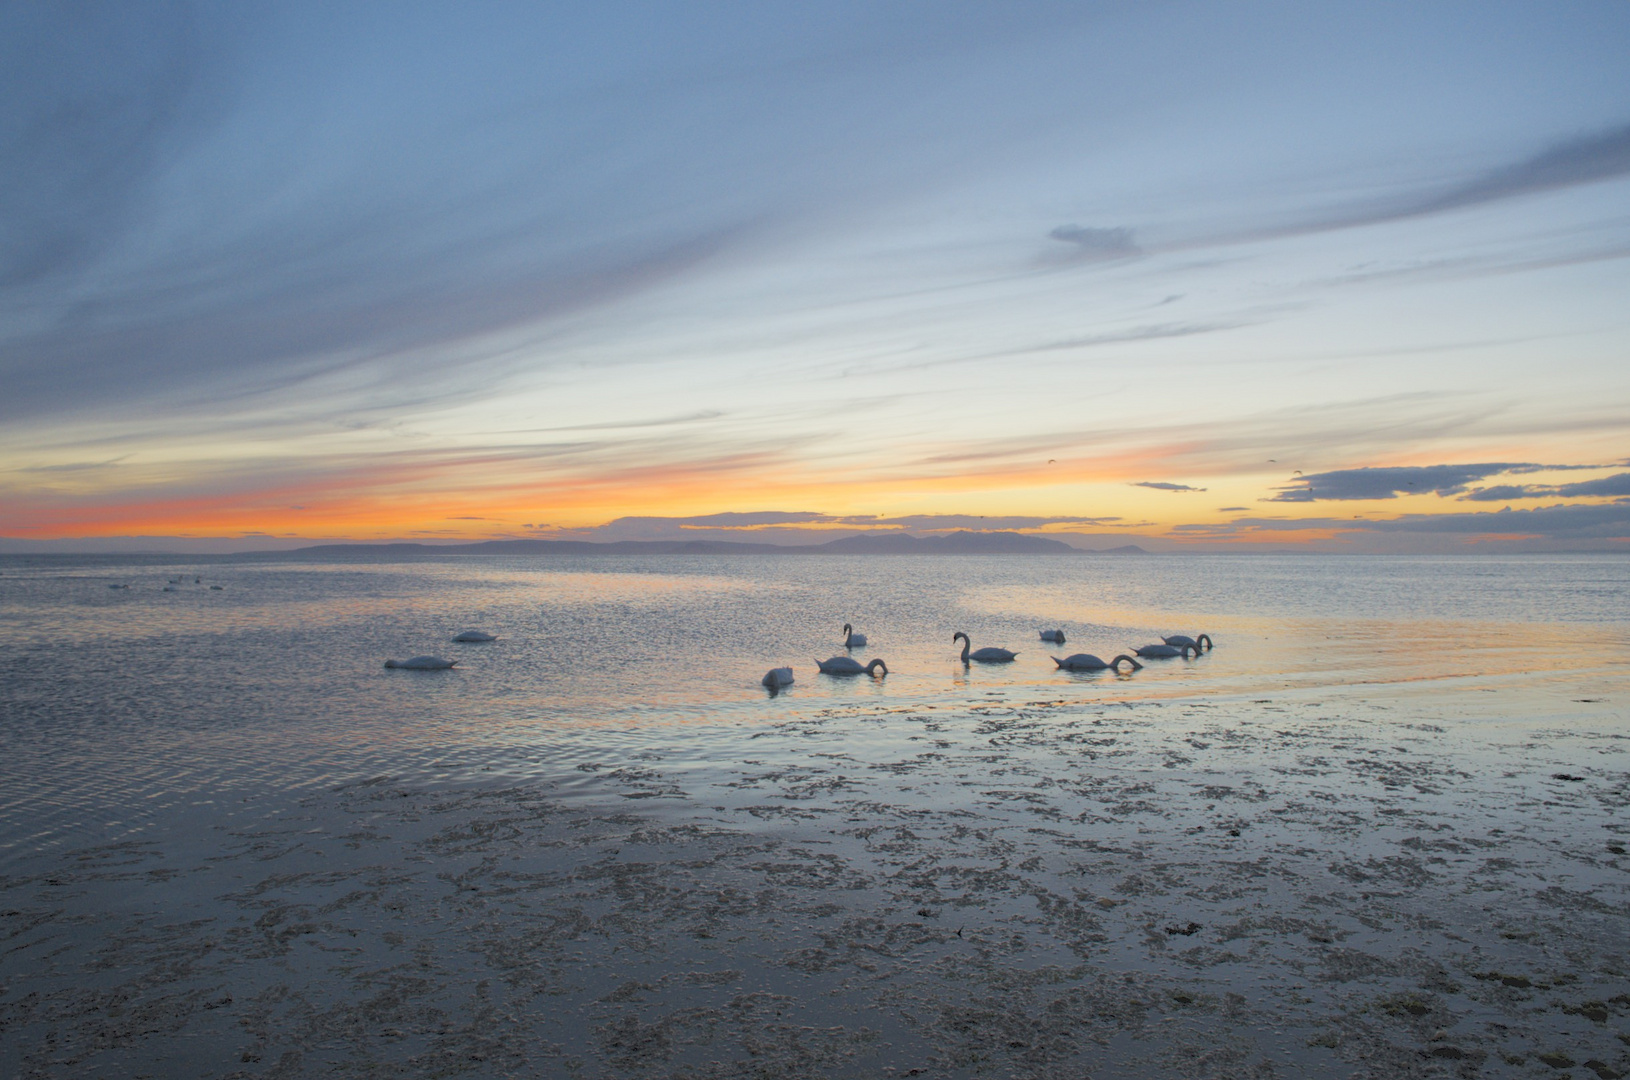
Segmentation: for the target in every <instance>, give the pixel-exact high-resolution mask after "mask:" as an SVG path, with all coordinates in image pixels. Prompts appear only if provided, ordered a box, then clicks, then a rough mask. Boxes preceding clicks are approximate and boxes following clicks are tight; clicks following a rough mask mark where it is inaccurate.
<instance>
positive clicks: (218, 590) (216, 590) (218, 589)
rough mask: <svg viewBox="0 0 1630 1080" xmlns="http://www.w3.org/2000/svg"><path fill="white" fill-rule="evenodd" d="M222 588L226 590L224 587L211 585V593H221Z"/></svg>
mask: <svg viewBox="0 0 1630 1080" xmlns="http://www.w3.org/2000/svg"><path fill="white" fill-rule="evenodd" d="M222 588H224V586H221V585H211V586H210V587H209V591H210V592H220V591H221V589H222Z"/></svg>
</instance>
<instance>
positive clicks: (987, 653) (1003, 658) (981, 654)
mask: <svg viewBox="0 0 1630 1080" xmlns="http://www.w3.org/2000/svg"><path fill="white" fill-rule="evenodd" d="M957 638H961V639H962V662H963V663H964V664H966V663H967V662H968V661H969V660H977V661H979V662H980V663H981V664H1005V663H1007V662H1008V661H1010V660H1012V659H1013V658H1014V657H1015V656H1018V655H1019V654H1018V653H1016V652H1008V651H1007V650H1006V649H997V648H993V647H986V648H983V649H976V650H974V651H973V652H969V651H968V647H969V646H970V645H972V644H973V642H971V641H969V640H968V635H967V634H964V633H963V632H962V631H961V630H958V631H957V632H956V633H954V634H952V635H951V644H952V645H955V644H956V639H957Z"/></svg>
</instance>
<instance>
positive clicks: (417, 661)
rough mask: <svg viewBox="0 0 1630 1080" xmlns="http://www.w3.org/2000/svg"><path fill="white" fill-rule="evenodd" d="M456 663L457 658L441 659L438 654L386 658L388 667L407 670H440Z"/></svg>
mask: <svg viewBox="0 0 1630 1080" xmlns="http://www.w3.org/2000/svg"><path fill="white" fill-rule="evenodd" d="M456 663H458V661H457V660H443V659H442V658H441V657H439V656H415V657H412V658H410V659H407V660H386V661H385V666H386V667H388V668H407V669H408V670H409V671H442V670H445V669H447V668H450V667H452V666H453V665H454V664H456Z"/></svg>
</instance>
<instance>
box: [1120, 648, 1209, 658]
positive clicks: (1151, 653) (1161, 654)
mask: <svg viewBox="0 0 1630 1080" xmlns="http://www.w3.org/2000/svg"><path fill="white" fill-rule="evenodd" d="M1132 651H1133V652H1135V653H1137V654H1138V655H1139V656H1141V657H1143V658H1144V659H1145V660H1167V659H1170V658H1171V657H1174V656H1187V655H1188V654H1189V653H1191V652H1192V653H1193V654H1194V655H1195V656H1199V655H1200V647H1199V646H1198V645H1139V646H1138V647H1137V648H1136V649H1133V650H1132Z"/></svg>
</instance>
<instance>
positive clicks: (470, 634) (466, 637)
mask: <svg viewBox="0 0 1630 1080" xmlns="http://www.w3.org/2000/svg"><path fill="white" fill-rule="evenodd" d="M453 640H454V641H463V642H471V641H497V640H498V639H497V638H495V637H493V636H492V635H491V634H484V633H482V632H481V631H480V630H466V631H464V633H462V634H458V635H456V636H455V637H454V638H453Z"/></svg>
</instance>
